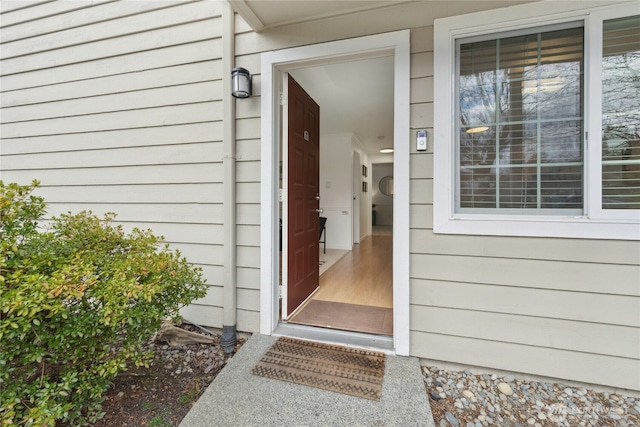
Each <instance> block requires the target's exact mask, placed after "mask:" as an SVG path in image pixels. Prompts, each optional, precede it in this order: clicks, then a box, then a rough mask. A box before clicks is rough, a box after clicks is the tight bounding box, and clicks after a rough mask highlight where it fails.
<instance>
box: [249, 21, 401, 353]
mask: <svg viewBox="0 0 640 427" xmlns="http://www.w3.org/2000/svg"><path fill="white" fill-rule="evenodd" d="M408 47H409V33H408V31H402V32H397V33H390V34H381V35H377V36H368V37H362V38H357V39H350V40H343V41H339V42H329V43H324V44H320V45H314V46H311V47H302V48H293V49H285V50H283V51H275V52H269V53H264V54H262V57H261V59H262V94H261V95H262V101H261V105H262V132H263V137H262V140H263V143H262V162H263V164H262V177H263V180H262V184H263V185H262V187H261V188H262V189H263V191H262V206H261V217H262V219H263V221H262V224H263V228H262V230H263V233H262V238H261V242H262V250H261V256H262V262H261V269H262V271H261V313H260V319H261V322H260V325H261V331H262V332H263V333H267V334H270V333H272V332H275V333H287V332H283V330H282V327H281V321H283V320H284V319H281V318H280V316H279V309H278V307H279V304H278V303H279V298H280V292H279V291H280V289H279V287H278V284H279V281H278V279H279V278H278V274H279V263H278V257H277V255H276V256H274V253H273V249H272V248H274V246H275V247H276V248H277V243H276V244H275V245H274V240H275V239H274V238H277V236H278V230H279V221H280V217H279V214H278V212H279V210H278V200H279V199H278V193H279V186H278V185H277V184H278V181H279V178H280V177H279V175H278V174H277V171H278V166H279V161H280V157H279V153H280V150H279V146H278V142H279V141H280V137H281V129H282V127H281V122H280V121H281V119H282V114H283V110H284V109H283V108H282V107H281V105H280V103H278V102H276V99H280V100H281V99H282V96H283V95H282V93H283V91H282V86H281V84H282V83H281V82H282V81H283V79H282V76H283V74H285V73H290V74H291V75H292V76H295V78H296V80H298V81H300V83H301V85H302V86H303V87H304V88H305V90H308V91H309V92H310V93H311V94H313V89H312V88H310V87H308V86H307V85H306V83H305V82H304V76H303V75H302V74H303V71H304V70H307V69H310V68H315V67H326V66H329V65H344V66H346V67H347V69H346V71H345V72H344V73H342V76H339V77H338V78H335V80H333V83H334V84H336V85H340V84H346V85H347V86H349V85H353V84H354V82H357V81H359V80H361V79H362V77H363V76H364V75H366V74H367V72H364V73H361V72H353V67H351V66H352V65H353V64H355V63H365V62H366V61H368V60H376V59H380V58H387V59H388V60H389V64H390V68H391V69H392V74H391V76H390V78H389V79H388V83H389V85H390V86H391V88H392V95H391V99H392V102H389V107H390V108H391V111H392V113H391V114H389V115H388V117H385V118H388V119H389V120H390V121H391V123H392V128H391V130H390V134H387V135H384V134H380V133H379V134H378V135H376V137H375V139H376V140H378V141H381V140H382V142H381V143H386V144H387V145H388V144H393V141H397V140H402V141H408V135H409V49H408ZM373 69H377V67H375V68H373ZM369 70H371V68H369ZM350 71H351V72H350ZM344 76H351V78H350V79H349V78H343V77H344ZM325 77H326V78H324V80H323V81H324V86H323V87H324V89H325V90H326V89H327V88H328V85H329V83H331V81H332V80H331V79H329V80H328V78H329V76H328V75H327V76H325ZM322 78H323V77H321V78H319V79H317V80H321V79H322ZM342 92H343V97H335V98H333V100H332V102H333V105H332V104H331V103H330V104H329V106H328V108H323V107H322V105H321V113H320V116H321V121H322V119H323V116H324V114H325V111H333V110H338V109H337V108H335V105H338V104H348V102H347V100H349V99H351V98H349V96H351V97H354V95H353V94H351V95H349V94H348V93H347V92H346V91H344V90H343V91H342ZM379 92H380V88H372V89H371V90H365V91H363V92H361V93H360V94H359V95H360V96H361V97H364V94H373V95H376V94H378V93H379ZM278 93H280V95H277V94H278ZM313 96H314V98H315V94H313ZM355 96H358V94H357V95H355ZM284 99H285V101H286V95H285V98H284ZM319 104H322V102H319ZM285 105H286V104H285ZM353 111H354V114H347V115H350V116H353V115H356V113H355V112H357V111H358V110H357V109H356V110H353ZM343 114H344V113H343ZM369 119H370V121H369V122H367V123H365V124H364V126H366V127H369V128H371V129H373V128H374V126H378V125H379V124H380V122H381V121H382V120H381V119H380V118H375V117H370V118H369ZM351 131H353V129H352V130H351ZM349 132H350V130H348V129H335V131H334V132H333V134H345V133H349ZM326 135H331V132H327V133H326ZM358 135H359V134H358V133H357V132H353V136H354V139H355V140H357V141H358V142H357V143H356V144H355V145H354V144H351V146H347V147H344V146H341V149H344V148H348V149H349V151H348V153H347V155H346V156H337V158H338V159H346V161H347V167H346V170H347V183H348V184H347V186H348V188H349V193H350V194H348V196H349V197H348V201H347V203H344V204H341V203H340V204H338V203H336V204H335V205H334V204H333V203H329V197H328V196H327V197H326V198H325V197H321V203H320V209H324V213H323V215H324V216H326V217H328V221H327V228H326V232H327V235H326V239H327V247H328V248H329V246H331V245H332V244H339V242H340V241H341V240H342V238H344V237H346V240H347V241H348V247H347V248H346V249H347V250H350V253H351V254H353V253H354V252H355V251H354V248H357V249H361V248H362V247H363V243H364V240H363V241H362V242H361V243H360V244H358V243H355V245H354V241H356V242H357V236H356V234H355V230H354V229H353V223H354V221H353V218H352V215H353V214H354V211H355V210H354V209H353V197H354V193H355V191H356V189H355V188H356V186H355V185H352V183H353V171H354V166H355V162H354V160H353V159H354V153H355V152H358V150H360V149H362V147H359V146H358V144H361V145H362V144H364V143H365V142H366V141H362V140H363V139H364V138H363V137H360V138H358ZM322 136H323V132H322V131H321V148H322V146H323V143H324V140H323V139H322ZM378 137H381V138H378ZM384 139H386V140H384ZM352 142H353V141H352ZM363 153H365V154H366V151H365V150H362V152H360V153H359V154H360V157H361V163H362V164H361V165H360V167H361V168H362V169H361V173H362V182H361V184H362V185H361V186H360V187H357V190H359V193H358V195H359V196H361V203H363V204H364V208H363V209H361V212H360V215H361V218H362V216H363V215H366V219H365V220H364V221H360V225H361V227H366V232H365V233H364V237H365V240H366V239H368V238H371V237H372V236H371V234H372V220H371V217H372V203H371V189H372V185H373V182H372V175H371V174H372V170H371V166H372V164H373V162H374V159H373V158H372V157H373V156H372V155H370V157H369V158H366V159H363ZM333 154H334V155H336V154H337V153H336V152H334V153H333ZM321 157H322V155H321ZM391 158H392V160H393V161H394V162H396V163H397V162H398V161H400V162H402V163H403V164H408V160H409V150H408V146H407V145H406V144H402V145H401V146H400V147H398V149H397V150H396V151H395V153H394V154H392V156H391ZM322 162H323V160H322V159H321V163H322ZM329 162H330V163H331V161H330V160H329ZM394 180H395V193H394V199H395V207H394V209H395V212H394V218H395V219H396V221H394V225H393V230H394V232H393V236H389V238H390V242H391V244H390V247H391V250H390V251H389V250H387V251H385V252H384V256H383V257H382V258H384V259H385V260H386V261H387V262H388V264H389V265H390V267H391V268H390V269H389V272H390V274H389V275H390V277H391V280H390V282H391V286H390V287H388V288H387V289H388V293H389V299H390V300H391V304H390V305H391V306H392V307H390V308H389V309H390V313H391V314H390V317H391V318H392V321H393V328H392V336H393V338H392V343H393V348H394V350H395V351H396V353H398V354H407V353H408V336H409V317H408V313H409V298H408V295H409V290H408V287H409V280H408V272H409V271H408V254H409V252H408V247H409V245H408V213H409V203H408V202H409V198H408V194H409V179H408V170H401V171H400V172H396V173H395V176H394ZM320 181H321V182H320V189H321V190H324V189H327V190H328V189H333V188H334V187H333V185H334V177H333V175H331V176H330V177H329V178H328V179H321V180H320ZM343 207H345V209H343ZM331 215H334V217H333V218H331ZM342 217H345V218H342ZM398 219H399V221H398ZM343 224H347V227H346V229H343V228H342V225H343ZM287 226H288V224H287V223H286V222H285V223H284V224H283V233H284V234H285V235H286V233H287V231H286V230H285V229H286V227H287ZM276 250H277V249H276ZM276 254H277V252H276ZM379 264H381V263H379ZM336 265H337V264H336ZM350 270H351V271H352V272H354V271H355V269H354V268H353V266H352V267H351V268H350ZM329 272H330V270H329V271H327V273H325V274H324V275H323V276H325V275H328V274H329ZM355 274H356V275H358V274H357V272H356V273H355ZM358 276H359V277H362V274H360V275H358ZM285 292H286V291H285ZM366 293H367V292H362V294H366ZM363 305H364V304H363ZM294 314H295V312H294ZM276 329H278V331H279V332H276ZM323 329H324V328H323ZM304 331H307V330H304ZM306 333H307V332H304V333H302V332H301V333H299V334H297V335H296V336H301V337H305V334H306ZM309 333H310V332H309ZM342 336H343V337H355V335H353V336H352V335H342ZM326 339H332V340H335V336H332V337H331V338H326ZM354 339H355V338H354ZM339 341H340V340H339ZM346 342H347V343H348V342H350V341H349V339H346ZM378 342H379V341H378Z"/></svg>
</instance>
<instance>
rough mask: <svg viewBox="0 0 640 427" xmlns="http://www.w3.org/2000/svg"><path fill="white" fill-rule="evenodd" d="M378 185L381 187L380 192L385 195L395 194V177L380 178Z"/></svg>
mask: <svg viewBox="0 0 640 427" xmlns="http://www.w3.org/2000/svg"><path fill="white" fill-rule="evenodd" d="M378 187H379V188H380V192H381V193H382V194H384V195H385V196H393V177H392V176H385V177H384V178H382V179H381V180H380V184H379V185H378Z"/></svg>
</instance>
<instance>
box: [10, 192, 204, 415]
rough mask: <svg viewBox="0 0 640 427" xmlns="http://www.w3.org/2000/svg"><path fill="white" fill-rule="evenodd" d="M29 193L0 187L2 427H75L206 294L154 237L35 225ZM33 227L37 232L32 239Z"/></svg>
mask: <svg viewBox="0 0 640 427" xmlns="http://www.w3.org/2000/svg"><path fill="white" fill-rule="evenodd" d="M37 185H38V182H37V181H34V182H33V183H32V185H29V186H19V185H17V184H7V185H5V184H4V183H3V182H2V181H0V238H1V239H0V240H1V250H2V253H1V254H0V302H1V306H0V346H1V351H0V397H1V400H0V410H1V411H2V423H3V425H11V424H19V425H27V426H29V425H33V426H43V425H55V424H56V422H64V423H67V424H69V425H82V424H86V423H87V422H91V421H94V420H95V419H96V418H98V417H100V415H101V414H100V404H101V402H102V394H103V393H104V391H105V390H106V389H107V388H108V387H109V385H110V383H111V381H112V380H113V378H114V377H115V376H116V374H118V373H119V372H121V371H123V370H125V369H126V367H127V363H128V362H133V363H136V364H138V365H145V364H148V362H149V360H150V356H151V355H149V354H146V353H144V352H143V351H142V350H141V344H143V343H144V342H145V341H147V340H148V339H149V338H150V337H151V335H152V334H153V333H154V332H155V331H156V330H157V329H158V327H159V326H160V324H161V322H162V320H164V319H166V318H167V317H173V316H177V315H178V310H179V309H180V308H181V307H182V306H184V305H186V304H189V303H190V302H191V301H192V300H194V299H196V298H201V297H203V296H204V295H205V293H206V290H205V289H206V285H205V284H204V279H203V278H202V274H201V271H200V270H199V269H197V268H194V267H192V266H191V265H189V264H188V263H187V262H186V260H185V259H184V258H181V257H180V254H179V252H172V251H170V250H169V249H168V247H167V246H164V247H161V246H160V242H161V239H162V238H161V237H156V236H154V235H153V234H152V233H151V231H142V230H138V229H135V230H133V231H132V232H131V233H129V234H127V233H125V232H124V231H123V230H122V228H121V227H120V226H118V225H114V224H113V220H114V218H115V215H114V214H108V215H106V216H105V217H104V218H103V219H100V218H97V217H96V216H93V215H92V214H91V212H81V213H79V214H75V215H72V214H66V215H61V216H60V217H59V218H53V219H52V220H51V221H47V222H45V221H44V220H43V215H44V213H45V203H44V200H43V199H42V198H40V197H36V196H34V195H33V194H32V192H33V190H34V188H35V187H36V186H37ZM38 226H40V227H44V226H46V229H45V230H40V231H39V230H38Z"/></svg>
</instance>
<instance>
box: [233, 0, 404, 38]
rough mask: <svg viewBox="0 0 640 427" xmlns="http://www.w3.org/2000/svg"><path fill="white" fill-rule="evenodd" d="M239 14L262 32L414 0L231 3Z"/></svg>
mask: <svg viewBox="0 0 640 427" xmlns="http://www.w3.org/2000/svg"><path fill="white" fill-rule="evenodd" d="M227 1H228V2H229V4H231V6H232V7H233V8H234V9H235V11H236V12H238V14H239V15H240V16H242V18H243V19H244V20H245V21H246V22H247V23H248V24H249V25H250V26H251V28H253V30H254V31H262V30H266V29H269V28H273V27H279V26H282V25H289V24H296V23H300V22H306V21H314V20H317V19H323V18H330V17H333V16H340V15H348V14H351V13H358V12H363V11H367V10H373V9H380V8H386V7H392V6H397V5H401V4H405V3H412V1H410V0H391V1H369V0H358V1H344V0H342V1H335V0H310V1H282V0H280V1H269V0H227Z"/></svg>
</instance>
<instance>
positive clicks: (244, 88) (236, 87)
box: [231, 67, 251, 98]
mask: <svg viewBox="0 0 640 427" xmlns="http://www.w3.org/2000/svg"><path fill="white" fill-rule="evenodd" d="M231 95H233V97H234V98H248V97H250V96H251V74H250V73H249V70H246V69H244V68H242V67H237V68H234V69H233V70H231Z"/></svg>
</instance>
